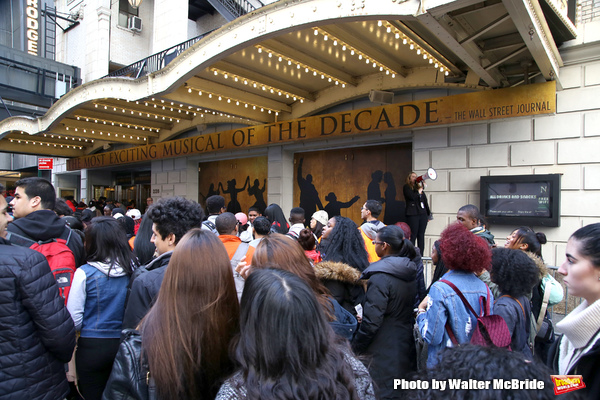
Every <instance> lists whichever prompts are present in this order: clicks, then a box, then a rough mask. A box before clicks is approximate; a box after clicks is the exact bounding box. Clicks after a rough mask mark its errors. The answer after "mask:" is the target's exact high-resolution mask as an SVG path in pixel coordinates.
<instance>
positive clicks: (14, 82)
mask: <svg viewBox="0 0 600 400" xmlns="http://www.w3.org/2000/svg"><path fill="white" fill-rule="evenodd" d="M54 64H56V63H54ZM49 66H50V67H52V65H51V64H49ZM0 67H2V69H1V72H0V86H5V87H8V88H13V89H18V90H20V91H23V92H27V93H30V94H33V95H36V96H40V97H45V98H49V99H56V98H59V97H60V96H61V95H62V94H64V93H66V92H68V91H69V90H71V89H72V88H74V87H76V86H78V85H79V84H80V78H79V69H78V68H76V67H71V66H65V67H66V68H62V69H60V70H59V71H57V70H51V69H47V68H42V67H38V66H35V65H31V64H28V63H25V62H20V61H15V60H13V59H10V58H6V57H2V56H0ZM65 72H68V73H70V75H69V74H68V73H65ZM59 82H60V83H61V84H63V85H64V87H63V88H62V89H61V90H57V85H58V84H59Z"/></svg>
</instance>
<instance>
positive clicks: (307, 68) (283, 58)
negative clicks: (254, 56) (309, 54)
mask: <svg viewBox="0 0 600 400" xmlns="http://www.w3.org/2000/svg"><path fill="white" fill-rule="evenodd" d="M255 47H256V48H257V49H258V52H259V53H262V52H263V51H266V52H267V55H268V56H269V58H273V56H275V57H276V58H277V60H278V61H279V62H283V61H286V62H287V64H288V65H290V66H291V65H292V64H295V65H296V69H302V68H304V72H306V73H310V72H312V74H313V76H320V77H321V79H327V81H329V82H333V83H335V84H336V85H340V84H341V85H342V87H343V88H345V87H346V85H347V84H348V82H345V81H343V80H341V79H339V78H336V77H334V76H332V75H329V74H328V73H326V72H323V71H319V70H318V69H316V68H313V67H311V66H310V65H306V64H304V63H301V62H299V61H296V60H294V59H292V58H290V57H288V56H285V55H283V54H279V53H277V52H275V51H273V50H270V49H268V48H266V47H264V46H261V45H258V44H257V45H255Z"/></svg>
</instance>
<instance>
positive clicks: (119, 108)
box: [94, 103, 179, 123]
mask: <svg viewBox="0 0 600 400" xmlns="http://www.w3.org/2000/svg"><path fill="white" fill-rule="evenodd" d="M94 107H96V108H98V107H101V108H102V107H104V109H105V110H108V109H109V108H112V109H113V111H122V112H123V113H126V112H127V111H129V112H130V113H131V114H132V115H135V114H136V113H137V114H138V115H139V116H140V117H143V116H144V114H146V116H147V117H148V118H151V117H154V119H160V118H162V121H166V120H167V119H168V120H169V122H173V117H171V116H169V115H161V114H156V113H149V112H145V111H135V110H128V109H126V108H121V107H115V106H112V105H106V104H101V103H94ZM175 120H176V121H177V123H179V119H177V118H175ZM111 122H112V121H111Z"/></svg>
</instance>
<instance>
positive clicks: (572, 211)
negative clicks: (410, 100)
mask: <svg viewBox="0 0 600 400" xmlns="http://www.w3.org/2000/svg"><path fill="white" fill-rule="evenodd" d="M560 76H561V83H562V85H563V89H562V90H559V91H558V92H557V113H556V114H555V115H549V116H546V115H545V116H534V117H524V118H519V119H510V120H499V121H493V122H489V123H484V124H475V125H465V126H460V127H451V128H449V129H448V135H447V138H448V140H447V142H448V145H447V146H446V147H444V148H440V145H442V144H443V143H444V139H445V137H446V136H445V135H444V133H443V131H444V130H440V129H435V130H425V131H415V132H414V142H413V143H414V148H415V151H414V152H413V168H415V170H416V172H417V173H422V172H424V171H425V169H426V168H427V167H428V166H429V165H426V164H427V162H430V163H431V166H433V167H434V168H436V170H437V172H438V176H439V178H438V180H436V181H430V182H429V186H428V188H427V193H428V196H429V199H430V205H431V209H432V212H433V214H434V217H435V218H434V220H433V221H431V222H430V223H429V225H428V228H427V236H426V239H427V247H431V244H432V243H433V241H434V240H436V239H438V238H439V234H440V233H441V231H442V230H443V229H444V228H445V227H446V226H447V224H448V223H451V222H453V221H455V219H456V211H457V210H458V208H459V207H461V206H462V205H465V204H468V203H472V204H475V205H479V178H480V177H481V176H488V175H529V174H554V173H559V174H561V175H562V178H561V189H562V190H561V207H560V212H561V226H560V227H557V228H541V227H534V229H536V230H537V229H538V228H539V230H540V231H542V232H544V233H545V234H546V236H547V238H548V243H547V244H546V245H544V248H543V254H544V257H545V259H546V261H547V262H548V263H549V264H552V265H557V264H558V265H560V264H561V263H562V262H563V261H564V250H565V246H566V242H567V240H568V238H569V236H570V235H571V234H572V233H573V232H574V231H575V230H577V229H578V228H580V227H581V226H583V225H586V224H590V223H595V222H600V207H599V204H600V138H599V137H598V136H600V62H590V63H587V64H586V63H583V64H577V65H569V66H567V67H565V68H563V69H561V75H560ZM514 228H517V227H516V226H514V227H513V226H504V225H495V226H492V227H491V231H492V233H493V234H494V235H495V237H496V243H497V244H498V245H499V246H503V245H504V242H505V238H506V236H507V235H508V234H509V233H510V232H511V231H512V230H513V229H514ZM425 253H426V255H428V254H429V248H426V251H425Z"/></svg>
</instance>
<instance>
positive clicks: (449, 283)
mask: <svg viewBox="0 0 600 400" xmlns="http://www.w3.org/2000/svg"><path fill="white" fill-rule="evenodd" d="M439 281H440V282H444V283H445V284H446V285H448V286H450V287H451V288H452V289H454V291H455V292H456V294H457V295H458V297H460V299H461V300H462V302H463V304H464V305H465V307H466V308H467V310H469V311H471V312H472V313H473V315H475V317H476V318H478V317H479V315H477V313H476V312H475V310H473V307H471V304H469V302H468V301H467V299H466V298H465V296H464V295H463V294H462V292H461V291H460V290H459V289H458V288H457V287H456V285H455V284H454V283H452V282H450V281H447V280H445V279H440V280H439ZM486 308H487V305H486Z"/></svg>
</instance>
